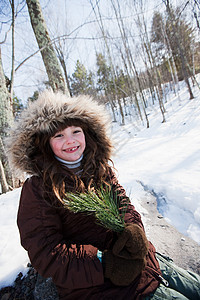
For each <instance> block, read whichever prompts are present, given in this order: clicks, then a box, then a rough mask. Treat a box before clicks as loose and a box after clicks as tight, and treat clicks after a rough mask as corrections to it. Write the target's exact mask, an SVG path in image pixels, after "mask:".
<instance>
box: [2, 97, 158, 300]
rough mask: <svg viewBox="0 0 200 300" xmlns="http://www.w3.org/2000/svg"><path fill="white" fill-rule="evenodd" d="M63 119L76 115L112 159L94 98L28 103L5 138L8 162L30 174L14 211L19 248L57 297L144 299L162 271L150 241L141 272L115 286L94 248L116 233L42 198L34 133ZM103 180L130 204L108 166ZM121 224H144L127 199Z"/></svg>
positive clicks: (111, 240) (104, 121)
mask: <svg viewBox="0 0 200 300" xmlns="http://www.w3.org/2000/svg"><path fill="white" fill-rule="evenodd" d="M66 119H80V120H81V121H82V122H85V123H87V124H88V126H89V127H90V130H91V132H93V134H94V136H95V138H96V143H97V145H98V147H99V148H100V149H101V151H100V153H101V155H102V157H104V158H106V159H109V158H110V157H111V142H110V139H109V137H108V134H107V125H108V124H109V119H108V118H107V115H106V113H105V109H104V108H103V107H102V106H100V105H98V104H97V103H96V102H95V101H92V100H91V99H90V98H88V97H84V96H81V98H79V97H77V98H66V96H65V95H62V94H54V93H52V92H45V93H43V94H42V95H40V97H39V100H38V101H36V102H34V103H31V104H30V106H29V107H28V109H27V110H26V111H25V112H24V113H23V114H22V116H21V118H20V120H19V121H18V122H17V124H16V126H15V127H14V128H13V130H12V132H11V137H10V139H9V141H8V142H7V143H8V146H7V149H8V153H9V156H10V162H11V164H12V166H13V167H14V168H16V169H20V170H22V171H23V172H26V173H28V174H30V175H31V177H30V178H29V179H27V181H26V182H25V184H24V186H23V189H22V193H21V199H20V205H19V211H18V219H17V222H18V227H19V231H20V236H21V243H22V246H23V247H24V248H25V249H26V250H27V251H28V254H29V257H30V260H31V263H32V265H33V267H34V268H35V269H36V270H37V271H38V272H39V273H40V274H41V275H42V276H43V277H52V278H53V281H54V283H55V284H56V286H57V289H58V293H59V297H60V299H64V300H68V299H71V300H76V299H77V300H86V299H87V300H88V299H90V300H97V299H102V300H109V299H110V300H111V299H114V300H122V299H123V300H133V299H142V298H143V297H145V296H146V295H149V294H150V293H152V292H153V291H154V290H155V289H156V288H157V287H158V285H159V274H161V273H160V269H159V265H158V262H157V260H156V258H155V249H154V247H153V245H152V244H151V243H150V244H149V253H148V255H147V266H146V268H145V270H144V271H142V273H141V275H140V276H138V277H137V278H136V280H134V282H133V283H132V284H130V285H129V286H126V287H121V286H120V287H119V286H115V285H113V284H112V283H111V281H110V280H109V279H105V278H104V270H103V266H102V264H101V262H100V261H99V259H98V258H97V250H98V249H99V250H101V251H104V250H107V249H112V246H113V244H114V242H115V241H116V234H114V233H113V232H111V231H109V230H107V229H105V228H103V227H102V226H100V225H98V224H97V222H96V219H95V218H94V217H93V216H85V215H84V214H81V213H78V214H74V213H72V212H70V211H68V210H67V209H65V208H63V207H61V206H59V205H56V203H54V204H53V205H52V204H51V203H50V201H48V200H49V199H46V198H44V190H43V182H42V178H41V177H40V176H39V174H38V173H37V169H36V168H35V165H34V163H33V160H32V157H33V155H34V151H35V149H34V142H33V141H34V139H33V136H34V134H35V133H38V132H43V133H44V134H45V133H48V131H49V128H51V127H53V126H55V122H56V121H58V120H59V122H60V123H62V122H63V123H64V122H65V120H66ZM100 159H101V158H100ZM63 172H64V173H65V172H66V170H65V169H63ZM107 179H108V181H109V182H110V184H111V185H112V188H113V193H115V192H116V190H120V192H121V196H120V200H121V201H123V202H124V201H128V202H129V201H130V200H129V199H128V197H126V195H125V191H124V189H123V188H122V187H121V186H120V185H119V184H118V182H117V179H116V177H115V175H114V173H113V171H112V170H110V174H108V178H107ZM45 195H46V194H45ZM115 195H116V194H115ZM125 222H126V223H136V224H138V225H140V226H141V227H143V225H142V222H141V218H140V215H139V213H138V212H137V211H136V210H135V208H134V207H133V206H132V205H131V204H130V202H129V206H128V209H127V212H126V215H125Z"/></svg>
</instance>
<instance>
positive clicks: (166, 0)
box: [163, 0, 194, 99]
mask: <svg viewBox="0 0 200 300" xmlns="http://www.w3.org/2000/svg"><path fill="white" fill-rule="evenodd" d="M163 2H164V4H165V6H166V10H167V12H168V15H169V17H170V20H171V25H172V28H173V31H174V34H175V37H176V42H177V46H178V51H179V55H180V59H181V69H182V74H183V77H184V80H185V83H186V85H187V88H188V92H189V95H190V99H193V98H194V95H193V93H192V89H191V86H190V82H189V74H188V71H187V62H186V59H185V56H184V51H183V47H182V44H181V41H180V38H179V35H178V32H177V30H176V28H175V19H174V15H173V13H172V11H171V7H170V3H169V0H163Z"/></svg>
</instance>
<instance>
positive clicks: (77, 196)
mask: <svg viewBox="0 0 200 300" xmlns="http://www.w3.org/2000/svg"><path fill="white" fill-rule="evenodd" d="M63 202H64V207H66V208H68V209H69V210H71V211H73V212H75V213H78V212H82V213H86V214H89V215H94V216H95V217H96V219H97V221H98V223H100V224H101V225H102V226H104V227H105V228H108V229H111V230H113V231H115V232H121V231H123V230H124V227H125V223H124V214H125V210H122V213H121V215H120V213H119V205H118V204H117V197H114V195H113V193H112V192H111V191H109V190H108V189H106V190H103V188H101V189H99V190H97V191H95V192H94V191H89V192H86V193H66V194H65V198H64V199H63Z"/></svg>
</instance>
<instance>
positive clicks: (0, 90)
mask: <svg viewBox="0 0 200 300" xmlns="http://www.w3.org/2000/svg"><path fill="white" fill-rule="evenodd" d="M13 122H14V117H13V111H12V102H11V96H10V93H9V92H8V90H7V87H6V80H5V75H4V72H3V67H2V61H1V48H0V182H1V188H2V192H3V193H5V192H7V191H8V189H9V185H8V183H9V184H10V186H12V176H11V173H10V170H9V165H8V161H7V159H6V155H5V150H4V145H3V138H4V137H5V136H6V135H7V131H8V129H9V128H10V127H12V125H13Z"/></svg>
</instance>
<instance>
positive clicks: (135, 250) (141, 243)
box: [112, 223, 149, 259]
mask: <svg viewBox="0 0 200 300" xmlns="http://www.w3.org/2000/svg"><path fill="white" fill-rule="evenodd" d="M148 244H149V243H148V240H147V238H146V235H145V233H144V231H143V230H142V228H140V227H139V226H138V225H136V224H132V223H131V224H127V225H126V227H125V229H124V231H123V232H122V233H121V234H120V235H119V238H118V239H117V241H116V242H115V244H114V246H113V250H112V251H113V254H114V255H116V256H118V257H121V258H125V259H143V258H144V257H145V256H146V255H147V252H148Z"/></svg>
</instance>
